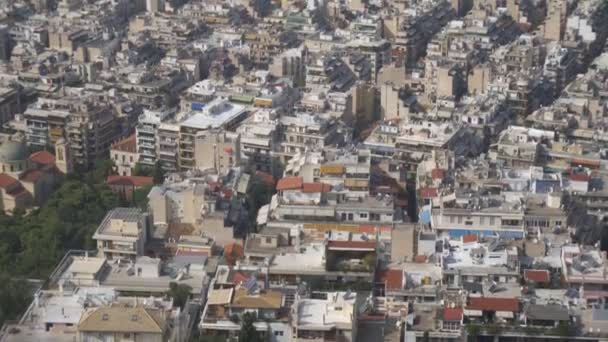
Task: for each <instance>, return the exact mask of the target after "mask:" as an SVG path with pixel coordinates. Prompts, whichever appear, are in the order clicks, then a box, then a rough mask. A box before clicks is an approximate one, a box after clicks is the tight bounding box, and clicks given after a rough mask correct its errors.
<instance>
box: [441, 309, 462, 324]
mask: <svg viewBox="0 0 608 342" xmlns="http://www.w3.org/2000/svg"><path fill="white" fill-rule="evenodd" d="M463 312H464V310H463V309H462V308H444V309H443V320H444V321H462V315H463Z"/></svg>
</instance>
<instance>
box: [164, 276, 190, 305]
mask: <svg viewBox="0 0 608 342" xmlns="http://www.w3.org/2000/svg"><path fill="white" fill-rule="evenodd" d="M191 291H192V287H190V286H189V285H186V284H178V283H176V282H171V283H169V291H167V296H169V297H171V298H173V304H174V305H175V306H179V307H180V308H182V309H183V308H184V305H186V302H187V301H188V298H190V292H191Z"/></svg>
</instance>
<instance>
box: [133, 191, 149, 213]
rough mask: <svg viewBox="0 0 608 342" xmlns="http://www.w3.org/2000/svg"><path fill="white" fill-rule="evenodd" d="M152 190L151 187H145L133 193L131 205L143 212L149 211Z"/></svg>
mask: <svg viewBox="0 0 608 342" xmlns="http://www.w3.org/2000/svg"><path fill="white" fill-rule="evenodd" d="M150 190H152V186H151V185H147V186H144V187H142V188H139V189H137V190H135V191H133V197H132V198H131V205H132V206H133V207H136V208H140V209H142V210H147V209H148V194H149V193H150Z"/></svg>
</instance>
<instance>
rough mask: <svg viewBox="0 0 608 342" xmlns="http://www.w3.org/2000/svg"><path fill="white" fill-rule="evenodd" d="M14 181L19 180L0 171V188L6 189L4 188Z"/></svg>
mask: <svg viewBox="0 0 608 342" xmlns="http://www.w3.org/2000/svg"><path fill="white" fill-rule="evenodd" d="M15 183H19V181H18V180H16V179H15V178H13V177H12V176H9V175H7V174H6V173H0V188H3V189H5V190H6V188H9V187H11V186H13V185H15Z"/></svg>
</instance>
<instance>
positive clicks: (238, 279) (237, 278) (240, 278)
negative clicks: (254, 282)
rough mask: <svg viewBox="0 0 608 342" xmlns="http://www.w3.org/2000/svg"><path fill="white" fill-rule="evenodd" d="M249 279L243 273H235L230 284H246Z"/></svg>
mask: <svg viewBox="0 0 608 342" xmlns="http://www.w3.org/2000/svg"><path fill="white" fill-rule="evenodd" d="M249 278H250V277H249V276H248V275H247V274H244V273H243V272H235V273H234V274H233V275H232V283H233V284H235V285H238V284H241V283H244V282H246V281H247V280H249Z"/></svg>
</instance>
